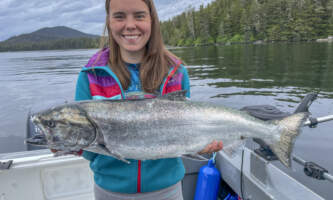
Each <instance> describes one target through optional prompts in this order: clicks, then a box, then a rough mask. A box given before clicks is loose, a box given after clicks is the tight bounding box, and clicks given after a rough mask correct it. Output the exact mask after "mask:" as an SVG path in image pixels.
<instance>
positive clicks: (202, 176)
mask: <svg viewBox="0 0 333 200" xmlns="http://www.w3.org/2000/svg"><path fill="white" fill-rule="evenodd" d="M220 179H221V175H220V172H219V170H217V169H216V167H215V164H214V161H213V159H211V160H209V161H208V164H207V165H205V166H203V167H201V168H200V172H199V176H198V181H197V187H196V191H195V197H194V200H216V199H217V193H218V190H219V185H220Z"/></svg>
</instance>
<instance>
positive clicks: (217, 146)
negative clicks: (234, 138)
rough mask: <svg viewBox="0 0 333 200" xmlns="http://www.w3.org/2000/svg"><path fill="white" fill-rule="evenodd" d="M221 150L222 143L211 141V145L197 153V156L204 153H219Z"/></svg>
mask: <svg viewBox="0 0 333 200" xmlns="http://www.w3.org/2000/svg"><path fill="white" fill-rule="evenodd" d="M222 148H223V143H222V141H219V142H218V141H215V140H214V141H213V142H212V143H210V144H208V145H207V146H206V147H205V148H204V149H203V150H202V151H200V152H199V154H206V153H214V152H218V151H221V150H222Z"/></svg>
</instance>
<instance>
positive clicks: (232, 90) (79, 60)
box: [0, 43, 333, 199]
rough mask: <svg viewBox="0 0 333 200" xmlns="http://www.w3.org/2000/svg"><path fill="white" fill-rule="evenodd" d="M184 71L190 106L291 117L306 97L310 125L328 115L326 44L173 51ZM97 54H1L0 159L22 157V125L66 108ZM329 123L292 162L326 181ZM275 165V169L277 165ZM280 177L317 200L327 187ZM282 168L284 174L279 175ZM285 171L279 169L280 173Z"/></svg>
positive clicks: (330, 79)
mask: <svg viewBox="0 0 333 200" xmlns="http://www.w3.org/2000/svg"><path fill="white" fill-rule="evenodd" d="M172 51H173V52H174V53H175V54H176V55H178V56H179V57H181V58H182V59H183V60H184V61H185V62H186V64H187V66H188V70H189V74H190V77H191V93H192V99H194V100H201V101H211V102H215V103H220V104H224V105H227V106H230V107H233V108H241V107H243V106H248V105H259V104H269V105H273V106H276V107H278V108H279V109H280V110H282V111H286V112H293V110H294V109H295V108H296V106H297V105H298V102H299V101H300V100H301V99H302V98H303V97H304V96H305V95H306V94H307V93H310V92H318V93H319V98H318V99H317V100H316V101H315V102H314V103H313V104H312V106H311V109H310V111H311V113H312V115H313V116H314V117H319V116H325V115H329V114H331V115H332V114H333V44H332V43H331V44H327V43H302V44H270V45H247V46H246V45H239V46H237V45H235V46H225V47H200V48H182V49H174V50H172ZM95 52H96V50H68V51H34V52H9V53H0V84H1V99H0V110H1V112H0V119H1V120H0V153H5V152H15V151H24V150H26V147H25V145H24V143H23V140H24V138H25V123H26V117H27V113H28V112H29V110H31V111H36V110H40V109H41V108H46V107H49V106H50V105H56V104H59V103H64V102H66V101H71V100H72V99H73V98H74V90H75V83H76V78H77V74H78V72H79V71H80V68H81V67H82V66H83V65H84V64H86V62H87V60H88V59H89V57H90V56H91V55H92V54H93V53H95ZM332 128H333V121H332V122H327V123H325V124H322V125H320V126H319V127H317V128H315V129H310V128H304V129H303V134H302V135H301V136H300V137H299V138H298V140H297V141H296V147H295V150H294V153H295V155H297V156H299V157H301V158H303V159H305V160H308V161H314V162H316V163H318V164H320V165H322V166H324V167H325V168H327V169H328V170H329V171H330V172H331V173H333V159H332V156H331V152H333V145H332V142H333V134H332ZM276 165H280V164H279V163H278V162H277V164H276ZM294 166H295V169H294V170H286V171H287V172H288V173H290V174H291V175H292V176H293V177H295V178H296V179H298V180H300V181H302V182H303V183H305V184H306V185H308V186H309V187H310V188H312V189H313V190H315V191H316V192H317V193H319V194H320V195H322V196H323V197H325V198H327V199H329V197H331V196H332V195H333V192H332V190H330V189H332V187H333V184H332V183H329V182H327V181H315V180H312V179H310V178H307V177H305V176H304V175H303V172H302V169H301V168H300V167H298V166H297V164H295V165H294ZM282 168H283V167H282ZM283 169H284V168H283Z"/></svg>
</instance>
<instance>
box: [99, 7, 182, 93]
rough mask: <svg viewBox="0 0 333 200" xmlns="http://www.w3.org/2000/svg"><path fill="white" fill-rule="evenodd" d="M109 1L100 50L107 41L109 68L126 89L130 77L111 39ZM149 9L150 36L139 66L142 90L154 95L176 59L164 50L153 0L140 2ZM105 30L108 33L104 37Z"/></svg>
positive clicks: (117, 48)
mask: <svg viewBox="0 0 333 200" xmlns="http://www.w3.org/2000/svg"><path fill="white" fill-rule="evenodd" d="M110 1H111V0H106V1H105V10H106V20H105V28H104V33H103V36H102V38H101V42H100V48H101V49H102V48H104V47H105V46H106V43H107V41H106V40H108V47H109V48H110V55H109V61H108V64H109V67H110V68H111V69H112V71H113V72H114V73H115V74H116V76H117V77H118V79H119V81H120V83H121V85H122V87H123V88H124V89H127V88H128V86H129V84H130V79H131V75H130V73H129V71H128V69H127V67H126V66H125V63H124V61H123V60H122V59H121V54H120V47H119V45H118V43H117V42H116V41H115V40H114V38H113V37H112V33H111V29H110V26H109V24H110V16H109V15H110ZM142 1H143V2H144V3H145V4H146V5H147V6H148V8H149V11H150V17H151V35H150V39H149V40H148V42H147V44H146V47H145V48H146V51H145V54H144V57H143V59H142V61H141V64H140V80H141V86H142V90H143V91H145V92H149V93H155V91H156V90H158V89H159V87H160V85H161V84H162V82H163V79H164V77H166V76H167V74H168V72H169V70H170V67H171V66H173V65H175V63H174V61H173V59H172V58H177V57H176V56H175V55H174V54H172V53H171V52H170V51H168V50H167V49H166V48H165V45H164V43H163V40H162V34H161V29H160V22H159V19H158V15H157V11H156V8H155V5H154V3H153V0H142ZM106 30H107V32H108V35H107V37H106V36H105V33H106Z"/></svg>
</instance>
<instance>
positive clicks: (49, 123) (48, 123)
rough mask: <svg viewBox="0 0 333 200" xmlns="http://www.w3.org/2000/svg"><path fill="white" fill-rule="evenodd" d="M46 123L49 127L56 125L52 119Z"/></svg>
mask: <svg viewBox="0 0 333 200" xmlns="http://www.w3.org/2000/svg"><path fill="white" fill-rule="evenodd" d="M46 125H47V126H48V127H49V128H54V127H55V122H54V121H52V120H50V121H47V122H46Z"/></svg>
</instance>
